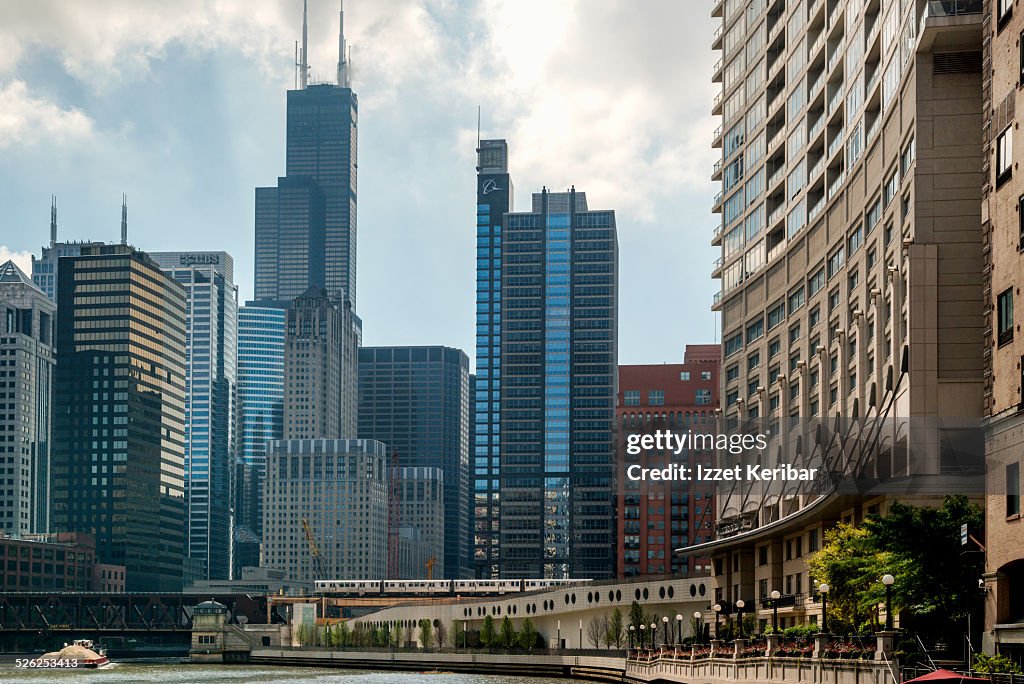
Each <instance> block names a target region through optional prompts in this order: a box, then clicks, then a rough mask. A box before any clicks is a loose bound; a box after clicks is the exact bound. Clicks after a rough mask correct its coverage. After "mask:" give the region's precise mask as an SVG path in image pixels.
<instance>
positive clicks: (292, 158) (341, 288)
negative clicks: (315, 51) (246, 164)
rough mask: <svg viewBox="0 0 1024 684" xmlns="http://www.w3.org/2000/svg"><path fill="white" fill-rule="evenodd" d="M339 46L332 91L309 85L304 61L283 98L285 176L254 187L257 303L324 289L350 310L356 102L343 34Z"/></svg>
mask: <svg viewBox="0 0 1024 684" xmlns="http://www.w3.org/2000/svg"><path fill="white" fill-rule="evenodd" d="M342 20H343V19H342ZM304 23H305V22H304ZM303 34H305V25H304V26H303ZM304 42H305V41H304ZM338 42H339V50H340V59H339V62H338V84H337V85H334V84H330V83H320V84H314V85H307V84H306V71H307V69H308V65H307V64H305V61H306V60H305V57H303V58H302V59H303V62H304V64H303V65H302V66H301V67H300V68H301V71H302V74H301V78H300V87H299V88H297V89H296V90H289V91H288V123H287V129H288V130H287V133H288V140H287V148H286V166H285V176H283V177H281V178H278V182H277V187H267V188H256V300H257V301H261V302H266V301H277V302H286V301H288V300H290V299H294V298H295V297H298V296H299V295H301V294H303V293H304V292H305V291H306V289H307V288H309V287H322V288H325V289H326V290H327V292H328V294H329V295H330V296H332V297H338V298H341V299H342V300H348V301H349V302H351V303H352V306H353V309H354V308H355V301H356V168H357V166H356V156H357V155H356V152H357V149H356V140H357V122H358V113H359V106H358V104H359V103H358V98H357V97H356V94H355V93H354V92H353V91H352V88H351V87H349V83H348V75H347V73H348V72H347V68H348V65H347V61H346V59H345V53H344V50H345V48H344V35H343V33H342V34H341V35H339V41H338ZM303 54H305V48H304V49H303Z"/></svg>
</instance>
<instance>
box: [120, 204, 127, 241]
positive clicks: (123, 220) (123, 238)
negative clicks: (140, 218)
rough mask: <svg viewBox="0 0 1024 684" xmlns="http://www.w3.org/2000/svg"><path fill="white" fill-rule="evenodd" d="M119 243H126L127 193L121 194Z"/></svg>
mask: <svg viewBox="0 0 1024 684" xmlns="http://www.w3.org/2000/svg"><path fill="white" fill-rule="evenodd" d="M121 244H122V245H127V244H128V195H125V194H124V193H122V194H121Z"/></svg>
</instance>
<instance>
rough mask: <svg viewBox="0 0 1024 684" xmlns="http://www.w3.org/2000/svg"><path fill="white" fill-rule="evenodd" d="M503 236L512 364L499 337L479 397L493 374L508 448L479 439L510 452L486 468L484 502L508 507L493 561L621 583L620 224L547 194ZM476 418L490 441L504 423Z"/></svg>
mask: <svg viewBox="0 0 1024 684" xmlns="http://www.w3.org/2000/svg"><path fill="white" fill-rule="evenodd" d="M479 211H481V209H480V207H478V212H479ZM500 237H501V261H500V262H499V263H497V264H494V261H495V259H494V257H493V256H492V257H491V260H492V268H497V269H500V277H499V278H498V280H499V281H500V285H501V289H500V295H501V298H500V304H501V311H500V318H493V316H494V314H493V313H492V321H493V323H492V325H491V330H493V331H494V332H495V335H494V337H498V338H500V353H499V354H498V355H497V357H496V358H495V356H494V351H493V350H494V343H493V340H494V337H492V342H491V345H490V349H491V355H490V358H489V364H488V365H489V367H486V366H485V364H484V363H479V364H478V368H477V389H476V393H477V398H478V400H479V399H481V397H482V396H483V395H482V392H483V391H485V390H483V389H482V385H481V374H482V373H484V372H485V371H489V381H490V386H489V387H488V389H487V390H486V392H487V396H486V399H487V401H489V402H493V401H494V398H495V394H496V395H497V398H498V401H499V402H500V404H499V407H498V413H499V416H500V423H499V426H498V429H499V432H498V438H497V440H495V438H494V436H493V435H491V434H488V435H486V437H485V438H484V439H481V435H480V433H479V432H478V433H477V436H476V438H475V439H476V445H477V448H479V447H480V446H481V442H485V441H486V443H487V445H488V446H489V448H490V449H492V452H493V451H495V450H498V449H496V448H495V444H497V445H500V459H499V458H493V457H492V458H491V460H490V464H489V470H488V475H490V477H488V478H483V477H481V475H482V473H480V471H479V469H478V471H477V477H476V486H477V491H476V493H475V494H476V496H477V501H480V500H482V499H483V496H488V497H490V501H492V502H493V501H495V500H496V498H497V495H499V494H500V497H501V506H500V508H497V515H495V508H496V507H494V506H492V508H491V512H490V517H489V519H486V518H485V522H486V523H489V524H488V526H487V530H488V532H489V533H490V535H489V536H490V537H491V540H492V541H491V548H490V550H489V551H490V553H491V554H492V558H494V557H496V558H497V562H496V565H497V573H498V575H500V576H502V577H548V578H560V577H580V578H582V577H589V578H595V579H600V578H609V577H612V576H613V575H614V572H615V558H614V548H613V545H612V544H610V543H609V541H608V540H609V539H614V533H615V527H614V525H615V523H614V503H613V488H612V485H613V469H614V440H613V426H614V419H615V392H616V379H617V363H618V353H617V335H618V246H617V238H616V229H615V214H614V212H611V211H588V209H587V202H586V197H585V195H584V194H583V193H577V192H576V191H575V190H571V191H570V192H567V193H549V192H547V191H546V190H545V191H542V192H541V193H539V194H535V195H534V196H533V210H532V211H531V212H528V213H509V214H506V215H505V217H504V225H503V230H502V231H501V236H500ZM478 272H479V271H478ZM478 292H479V289H478ZM492 294H493V292H492ZM479 303H480V298H479V297H478V305H479ZM492 307H493V300H492ZM492 311H493V308H492ZM477 334H478V335H480V328H479V327H478V333H477ZM492 406H493V404H492ZM476 410H477V423H476V427H477V429H478V430H480V429H481V423H485V422H487V421H488V420H493V416H490V417H488V418H486V419H484V420H482V419H481V415H480V412H481V410H482V407H481V404H480V402H479V401H478V403H477V408H476ZM491 410H493V409H491ZM499 462H500V471H499V470H498V468H497V467H496V466H497V464H498V463H499ZM477 463H478V464H479V459H478V460H477ZM483 500H486V499H483ZM479 510H480V506H479V505H478V506H477V511H479ZM480 523H481V520H480V519H479V518H478V519H477V521H476V524H477V529H480V527H481V525H480ZM495 533H496V536H497V545H496V548H495V546H494V542H493V538H494V536H495ZM480 551H481V550H480V549H479V548H478V549H477V555H478V557H479V556H480V555H481V553H480ZM494 565H495V563H494V562H493V561H492V562H491V563H490V567H491V568H493V567H494ZM492 572H493V571H492Z"/></svg>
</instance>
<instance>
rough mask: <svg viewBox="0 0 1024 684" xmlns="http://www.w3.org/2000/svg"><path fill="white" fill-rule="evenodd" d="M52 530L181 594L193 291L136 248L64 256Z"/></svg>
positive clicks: (135, 582)
mask: <svg viewBox="0 0 1024 684" xmlns="http://www.w3.org/2000/svg"><path fill="white" fill-rule="evenodd" d="M57 304H58V310H59V311H60V316H59V317H58V320H57V336H56V340H57V358H58V363H57V372H56V380H55V391H54V439H53V443H54V448H53V480H52V487H53V489H52V494H51V500H52V509H51V515H52V528H53V529H54V530H55V531H58V532H85V533H87V534H90V535H93V536H94V537H95V538H96V551H97V555H98V557H99V559H100V561H101V562H102V563H105V564H111V565H123V566H124V567H125V570H126V573H127V576H126V586H127V588H128V590H129V591H178V590H180V589H181V578H182V558H183V551H184V539H185V491H184V488H185V483H184V454H185V291H184V288H183V287H182V286H181V285H180V284H178V283H176V282H175V281H174V280H173V279H171V278H170V277H169V276H167V275H166V274H165V273H163V272H162V271H161V270H160V268H159V266H158V265H157V264H156V263H155V262H154V261H153V260H152V259H150V258H149V257H148V256H147V255H146V254H144V253H143V252H140V251H138V250H135V249H133V248H131V247H129V246H127V245H103V246H95V247H86V248H83V249H82V254H81V256H77V257H64V258H61V259H60V268H59V285H58V292H57Z"/></svg>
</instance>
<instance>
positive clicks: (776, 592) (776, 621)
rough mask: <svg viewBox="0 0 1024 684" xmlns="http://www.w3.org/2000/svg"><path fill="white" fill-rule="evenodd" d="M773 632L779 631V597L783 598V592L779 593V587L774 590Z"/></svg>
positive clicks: (772, 594) (772, 595)
mask: <svg viewBox="0 0 1024 684" xmlns="http://www.w3.org/2000/svg"><path fill="white" fill-rule="evenodd" d="M771 597H772V633H773V634H774V633H776V632H778V631H779V599H780V598H782V594H780V593H779V590H778V589H774V590H772V593H771Z"/></svg>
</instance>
